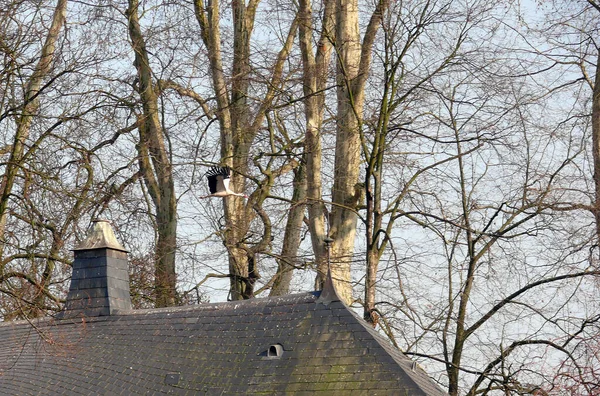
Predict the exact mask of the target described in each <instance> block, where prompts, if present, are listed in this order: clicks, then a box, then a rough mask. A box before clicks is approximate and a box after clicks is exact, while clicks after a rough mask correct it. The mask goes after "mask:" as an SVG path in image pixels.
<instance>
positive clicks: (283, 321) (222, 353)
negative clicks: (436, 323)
mask: <svg viewBox="0 0 600 396" xmlns="http://www.w3.org/2000/svg"><path fill="white" fill-rule="evenodd" d="M0 340H2V341H1V343H0V394H7V395H30V394H36V395H50V394H85V395H90V394H106V395H119V394H121V395H130V394H160V393H173V394H185V395H196V394H209V395H221V394H232V393H238V394H268V395H272V394H318V393H322V394H327V395H335V394H340V395H348V394H365V395H367V394H368V395H379V394H381V395H388V394H389V395H405V394H406V395H443V394H444V393H443V392H442V391H441V389H440V388H439V387H438V386H437V385H436V384H435V383H434V382H433V381H432V380H431V379H430V378H429V377H428V376H427V375H426V374H425V372H424V371H423V370H421V369H420V368H419V367H418V366H417V365H416V364H413V362H412V361H411V360H410V359H408V358H407V357H406V356H404V355H403V354H402V353H400V352H399V351H397V350H396V349H394V348H393V347H391V346H390V345H389V343H388V342H387V341H386V340H385V339H384V338H383V337H381V336H380V335H379V334H378V333H377V332H375V331H374V330H373V329H371V328H370V327H369V326H368V325H367V324H366V323H365V322H364V321H363V320H362V319H359V318H358V317H357V316H356V315H355V314H353V313H352V312H351V311H350V310H349V309H348V308H347V307H346V306H345V305H344V304H343V303H341V302H339V301H330V299H322V300H319V299H318V294H317V293H307V294H298V295H291V296H285V297H274V298H268V299H254V300H246V301H241V302H226V303H214V304H205V305H197V306H190V307H180V308H173V309H167V308H163V309H153V310H137V311H123V312H120V313H117V314H116V315H111V316H102V317H94V318H85V319H82V318H72V319H62V320H46V321H41V322H38V323H28V322H13V323H10V322H7V323H2V324H0ZM269 355H274V356H269Z"/></svg>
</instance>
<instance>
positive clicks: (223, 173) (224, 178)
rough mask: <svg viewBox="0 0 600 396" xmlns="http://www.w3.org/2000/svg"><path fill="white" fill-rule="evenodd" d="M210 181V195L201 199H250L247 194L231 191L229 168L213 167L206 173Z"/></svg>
mask: <svg viewBox="0 0 600 396" xmlns="http://www.w3.org/2000/svg"><path fill="white" fill-rule="evenodd" d="M205 176H206V178H207V179H208V189H209V191H210V194H209V195H205V196H203V197H200V198H209V197H229V196H232V195H233V196H236V197H244V198H248V196H247V195H246V194H240V193H236V192H235V191H232V190H230V189H229V180H230V179H229V178H230V176H231V169H230V168H229V167H228V166H213V167H212V168H210V169H209V170H208V172H206V173H205Z"/></svg>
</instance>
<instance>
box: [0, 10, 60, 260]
mask: <svg viewBox="0 0 600 396" xmlns="http://www.w3.org/2000/svg"><path fill="white" fill-rule="evenodd" d="M66 14H67V0H58V2H57V4H56V7H55V9H54V16H53V17H52V24H51V25H50V29H49V30H48V35H47V36H46V41H45V42H44V45H43V46H42V50H41V55H40V60H39V61H38V63H37V65H36V67H35V70H34V72H33V74H32V75H31V77H30V78H29V80H28V81H27V84H26V86H25V92H24V97H23V107H22V109H23V110H22V113H21V115H20V116H18V117H17V118H16V119H17V121H16V123H17V130H16V132H15V136H14V139H13V144H12V147H11V152H10V159H9V160H8V163H7V164H6V169H5V171H4V175H2V183H1V184H0V193H1V195H0V257H2V256H3V253H4V242H3V241H4V232H5V229H6V222H7V211H8V201H9V198H10V195H11V194H12V189H13V185H14V183H15V178H16V176H17V173H18V172H19V170H20V169H21V162H22V160H23V150H24V148H25V142H26V141H27V139H28V138H29V132H30V128H31V122H32V121H33V118H34V117H35V116H36V114H37V112H38V110H39V97H38V95H39V94H40V89H41V86H42V82H43V80H44V79H45V78H46V77H47V76H48V74H49V73H50V71H51V70H52V62H53V61H54V51H55V48H56V42H57V40H58V37H59V35H60V32H61V31H62V28H63V26H64V24H65V20H66Z"/></svg>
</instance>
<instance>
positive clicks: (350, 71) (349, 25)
mask: <svg viewBox="0 0 600 396" xmlns="http://www.w3.org/2000/svg"><path fill="white" fill-rule="evenodd" d="M388 4H389V0H380V1H379V2H378V3H377V6H376V9H375V11H374V12H373V14H372V15H371V18H370V20H369V24H368V25H367V29H366V31H365V35H364V38H363V43H362V45H361V43H360V41H359V40H360V36H359V34H360V33H359V28H358V1H357V0H337V7H338V8H337V12H336V15H337V19H336V27H337V30H336V31H337V33H336V50H337V56H338V59H337V87H338V89H337V105H338V108H337V114H338V118H337V129H336V147H335V165H334V166H335V169H334V182H333V192H332V201H333V208H332V214H331V238H332V239H333V246H332V249H331V274H332V277H333V281H334V284H335V285H336V288H337V291H338V293H339V294H340V297H341V298H342V300H343V301H344V302H346V303H347V304H350V303H351V302H352V284H351V276H350V267H351V264H352V259H353V254H354V239H355V236H356V221H357V209H358V208H357V206H358V204H359V201H360V199H361V196H362V194H363V189H364V186H363V185H362V184H359V183H358V176H359V166H360V158H361V141H360V132H361V128H362V111H363V102H364V92H365V84H366V81H367V77H368V75H369V69H370V65H371V50H372V48H373V43H374V41H375V36H376V34H377V30H378V29H379V27H380V24H381V20H382V16H383V13H384V12H385V10H386V9H387V7H388Z"/></svg>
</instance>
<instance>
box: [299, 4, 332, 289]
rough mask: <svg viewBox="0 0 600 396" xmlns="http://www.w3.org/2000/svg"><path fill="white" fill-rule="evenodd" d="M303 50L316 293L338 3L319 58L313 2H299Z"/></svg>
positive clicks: (323, 264)
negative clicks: (323, 135) (323, 148)
mask: <svg viewBox="0 0 600 396" xmlns="http://www.w3.org/2000/svg"><path fill="white" fill-rule="evenodd" d="M299 4H300V11H299V13H300V24H299V25H300V27H299V33H300V34H299V36H300V50H301V52H302V63H303V77H302V78H303V83H304V97H305V98H304V114H305V120H306V134H305V141H304V153H305V158H306V174H307V176H306V185H307V191H306V197H307V205H308V221H309V223H308V224H309V226H308V227H309V231H310V237H311V243H312V248H313V253H314V255H315V264H316V268H317V278H316V282H315V283H316V289H319V290H320V289H321V288H322V287H323V282H324V280H325V275H326V274H327V249H326V246H325V238H326V236H327V231H326V224H325V222H326V219H325V215H326V208H325V205H324V203H323V191H322V181H321V155H322V153H321V128H322V125H323V112H324V110H325V106H324V103H325V86H326V83H327V71H328V68H329V60H330V59H331V53H332V44H331V43H332V40H334V39H335V31H334V27H335V17H334V16H335V9H336V1H335V0H327V1H326V2H325V11H324V13H323V21H322V29H321V36H320V38H319V42H318V47H317V51H316V55H313V48H312V32H313V31H314V27H313V23H312V19H313V15H312V7H311V3H310V0H301V1H300V3H299Z"/></svg>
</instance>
